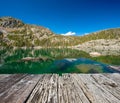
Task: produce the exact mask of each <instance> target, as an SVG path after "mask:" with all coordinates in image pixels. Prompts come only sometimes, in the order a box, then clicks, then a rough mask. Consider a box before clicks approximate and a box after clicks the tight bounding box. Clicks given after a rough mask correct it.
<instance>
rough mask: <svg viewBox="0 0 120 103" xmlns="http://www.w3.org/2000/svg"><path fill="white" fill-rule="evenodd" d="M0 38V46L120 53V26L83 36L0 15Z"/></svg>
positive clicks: (105, 53) (104, 53)
mask: <svg viewBox="0 0 120 103" xmlns="http://www.w3.org/2000/svg"><path fill="white" fill-rule="evenodd" d="M0 40H1V42H0V47H70V48H71V47H72V48H74V49H79V50H83V51H86V52H88V53H90V52H99V53H101V54H103V55H107V54H110V55H111V54H116V55H120V28H114V29H108V30H102V31H98V32H94V33H90V34H88V35H83V36H63V35H58V34H55V33H54V32H52V31H51V30H49V29H48V28H45V27H42V26H37V25H30V24H25V23H23V22H22V21H21V20H18V19H15V18H12V17H2V18H0ZM104 51H105V52H104Z"/></svg>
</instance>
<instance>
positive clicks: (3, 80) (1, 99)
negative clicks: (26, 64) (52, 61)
mask: <svg viewBox="0 0 120 103" xmlns="http://www.w3.org/2000/svg"><path fill="white" fill-rule="evenodd" d="M0 103H120V74H118V73H113V74H64V75H63V76H58V75H57V74H45V75H26V74H24V75H23V74H14V75H0Z"/></svg>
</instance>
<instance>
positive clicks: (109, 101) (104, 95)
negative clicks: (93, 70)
mask: <svg viewBox="0 0 120 103" xmlns="http://www.w3.org/2000/svg"><path fill="white" fill-rule="evenodd" d="M78 76H79V77H78ZM74 77H76V80H77V81H78V83H79V84H80V86H81V88H82V89H83V91H84V93H85V94H86V96H87V97H88V98H89V100H90V101H91V102H92V103H119V102H120V100H119V99H118V98H116V97H115V96H114V95H112V94H111V93H110V92H108V91H107V90H106V89H105V88H103V87H102V86H101V85H99V84H98V83H96V81H95V80H94V79H93V78H92V77H91V75H90V74H88V75H84V74H81V75H74ZM103 79H104V78H103Z"/></svg>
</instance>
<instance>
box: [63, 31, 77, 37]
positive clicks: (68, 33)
mask: <svg viewBox="0 0 120 103" xmlns="http://www.w3.org/2000/svg"><path fill="white" fill-rule="evenodd" d="M61 35H64V36H70V35H76V33H75V32H72V31H69V32H67V33H65V34H61Z"/></svg>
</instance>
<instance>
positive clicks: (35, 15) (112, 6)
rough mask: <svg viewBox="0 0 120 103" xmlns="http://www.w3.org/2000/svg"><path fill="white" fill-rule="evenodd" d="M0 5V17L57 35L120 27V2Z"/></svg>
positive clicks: (21, 0) (4, 0) (52, 0)
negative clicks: (42, 27) (19, 21)
mask: <svg viewBox="0 0 120 103" xmlns="http://www.w3.org/2000/svg"><path fill="white" fill-rule="evenodd" d="M0 4H1V5H0V16H12V17H15V18H19V19H21V20H22V21H24V22H25V23H28V24H37V25H41V26H44V27H47V28H49V29H51V30H52V31H53V32H55V33H57V34H64V33H67V32H69V33H71V32H73V33H72V34H76V35H82V34H85V33H91V32H94V31H98V30H103V29H107V28H116V27H120V0H1V1H0ZM70 31H71V32H70ZM69 33H68V34H69Z"/></svg>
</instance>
